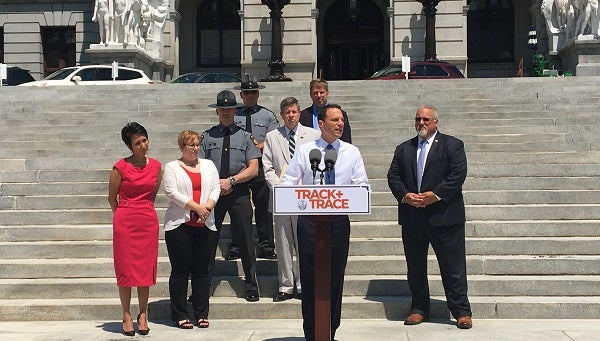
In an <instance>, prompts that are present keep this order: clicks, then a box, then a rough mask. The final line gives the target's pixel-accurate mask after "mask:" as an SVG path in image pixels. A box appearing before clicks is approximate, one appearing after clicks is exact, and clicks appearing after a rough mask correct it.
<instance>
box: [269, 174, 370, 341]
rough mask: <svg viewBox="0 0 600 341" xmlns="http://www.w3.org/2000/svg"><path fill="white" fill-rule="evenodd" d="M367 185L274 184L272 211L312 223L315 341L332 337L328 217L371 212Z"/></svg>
mask: <svg viewBox="0 0 600 341" xmlns="http://www.w3.org/2000/svg"><path fill="white" fill-rule="evenodd" d="M370 213H371V189H370V187H369V186H368V185H323V186H315V185H310V186H301V185H299V186H275V187H274V188H273V214H275V215H309V216H311V219H312V221H313V223H314V224H315V259H318V260H319V261H318V262H316V261H315V340H317V341H325V340H330V339H331V253H330V249H331V247H330V245H331V219H332V218H333V216H334V215H348V214H370Z"/></svg>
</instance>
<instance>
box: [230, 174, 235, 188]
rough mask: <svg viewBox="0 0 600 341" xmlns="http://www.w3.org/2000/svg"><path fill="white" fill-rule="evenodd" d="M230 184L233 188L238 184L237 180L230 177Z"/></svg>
mask: <svg viewBox="0 0 600 341" xmlns="http://www.w3.org/2000/svg"><path fill="white" fill-rule="evenodd" d="M229 183H230V184H231V187H233V186H235V184H236V182H235V178H234V177H233V176H230V177H229Z"/></svg>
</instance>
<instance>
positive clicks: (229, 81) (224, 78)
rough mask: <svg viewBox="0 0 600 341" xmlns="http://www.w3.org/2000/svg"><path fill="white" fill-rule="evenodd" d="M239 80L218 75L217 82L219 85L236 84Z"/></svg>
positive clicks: (229, 76) (230, 76)
mask: <svg viewBox="0 0 600 341" xmlns="http://www.w3.org/2000/svg"><path fill="white" fill-rule="evenodd" d="M239 81H240V80H239V78H236V77H233V76H232V75H228V74H224V73H222V74H220V75H219V82H220V83H237V82H239Z"/></svg>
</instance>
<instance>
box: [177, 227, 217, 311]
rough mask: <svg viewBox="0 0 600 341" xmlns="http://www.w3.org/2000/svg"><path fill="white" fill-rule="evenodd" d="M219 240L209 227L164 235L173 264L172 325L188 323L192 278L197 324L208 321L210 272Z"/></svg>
mask: <svg viewBox="0 0 600 341" xmlns="http://www.w3.org/2000/svg"><path fill="white" fill-rule="evenodd" d="M218 240H219V235H218V233H217V232H214V231H211V230H209V229H208V228H206V227H195V226H188V225H186V224H181V225H180V226H179V227H177V228H176V229H174V230H171V231H167V232H165V243H166V245H167V251H168V252H169V261H170V262H171V276H170V277H169V296H170V298H171V319H172V320H173V321H175V322H177V321H181V320H185V319H188V310H187V289H188V277H189V276H190V274H191V278H192V279H191V283H192V309H193V315H194V320H195V321H197V320H199V319H206V318H208V300H209V298H210V295H211V283H212V271H211V269H212V263H213V262H214V259H215V252H216V249H217V242H218Z"/></svg>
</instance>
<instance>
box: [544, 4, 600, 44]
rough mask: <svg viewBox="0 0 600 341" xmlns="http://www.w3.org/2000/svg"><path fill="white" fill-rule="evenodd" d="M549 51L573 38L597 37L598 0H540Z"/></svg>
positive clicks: (598, 22)
mask: <svg viewBox="0 0 600 341" xmlns="http://www.w3.org/2000/svg"><path fill="white" fill-rule="evenodd" d="M540 10H541V12H542V14H543V15H544V18H545V19H546V29H547V32H548V45H549V47H550V51H554V52H556V51H558V49H560V48H562V47H563V46H564V45H565V44H566V43H567V42H568V41H571V40H573V39H590V38H598V30H599V26H600V11H599V10H598V0H542V2H541V5H540Z"/></svg>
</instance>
